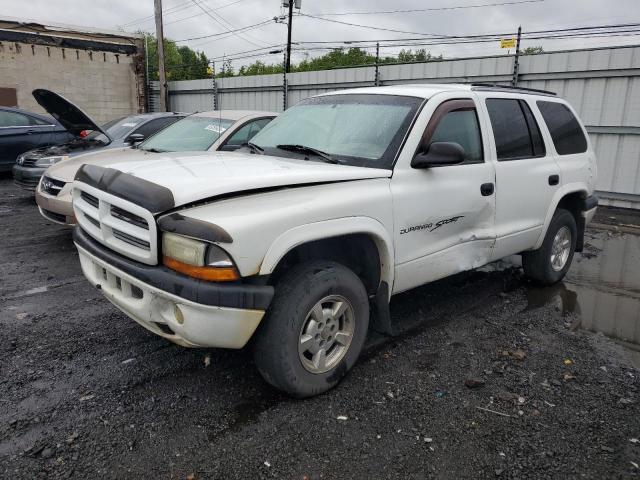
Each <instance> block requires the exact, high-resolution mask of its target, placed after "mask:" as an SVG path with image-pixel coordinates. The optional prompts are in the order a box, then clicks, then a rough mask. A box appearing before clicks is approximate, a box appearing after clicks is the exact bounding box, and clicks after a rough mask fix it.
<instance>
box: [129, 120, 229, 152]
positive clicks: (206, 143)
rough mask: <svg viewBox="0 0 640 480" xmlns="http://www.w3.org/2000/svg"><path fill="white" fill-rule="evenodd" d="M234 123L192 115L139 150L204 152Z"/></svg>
mask: <svg viewBox="0 0 640 480" xmlns="http://www.w3.org/2000/svg"><path fill="white" fill-rule="evenodd" d="M233 123H234V121H233V120H227V119H225V118H215V117H196V116H193V115H192V116H190V117H185V118H183V119H182V120H179V121H177V122H176V123H174V124H173V125H169V126H168V127H167V128H165V129H164V130H162V131H160V132H158V133H157V134H155V135H154V136H153V137H151V138H149V139H148V140H146V141H145V142H142V143H141V144H140V145H139V146H138V148H139V149H141V150H148V151H153V152H204V151H206V150H208V149H209V148H210V147H211V145H213V144H214V142H215V141H216V140H218V138H219V137H220V135H222V133H223V132H224V131H225V130H226V129H227V128H229V127H230V126H231V125H233Z"/></svg>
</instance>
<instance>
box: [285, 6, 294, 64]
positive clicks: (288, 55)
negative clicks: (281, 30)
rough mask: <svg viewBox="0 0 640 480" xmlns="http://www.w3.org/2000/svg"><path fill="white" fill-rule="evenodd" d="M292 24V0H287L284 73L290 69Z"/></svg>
mask: <svg viewBox="0 0 640 480" xmlns="http://www.w3.org/2000/svg"><path fill="white" fill-rule="evenodd" d="M292 26H293V0H289V23H287V63H286V65H285V73H289V71H291V27H292Z"/></svg>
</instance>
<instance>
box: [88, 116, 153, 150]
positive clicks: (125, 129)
mask: <svg viewBox="0 0 640 480" xmlns="http://www.w3.org/2000/svg"><path fill="white" fill-rule="evenodd" d="M143 121H144V117H140V116H136V115H133V116H128V117H122V118H116V119H115V120H111V121H110V122H107V123H105V124H104V125H102V127H100V128H102V130H104V131H105V132H107V133H108V134H109V136H110V137H111V138H113V139H114V140H115V139H119V138H124V137H125V136H126V135H127V134H128V133H129V132H130V131H131V130H132V129H133V128H135V127H137V126H138V125H140V124H141V123H142V122H143ZM85 138H87V139H89V140H95V141H98V142H103V143H109V139H108V138H107V137H106V136H105V135H104V134H103V133H102V132H100V131H99V130H94V131H92V132H91V133H90V134H89V135H87V136H86V137H85Z"/></svg>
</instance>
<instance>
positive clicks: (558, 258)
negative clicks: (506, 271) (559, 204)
mask: <svg viewBox="0 0 640 480" xmlns="http://www.w3.org/2000/svg"><path fill="white" fill-rule="evenodd" d="M577 238H578V228H577V226H576V220H575V218H574V216H573V215H572V214H571V212H569V211H567V210H564V209H562V208H559V209H557V210H556V212H555V213H554V214H553V218H552V219H551V223H549V228H548V229H547V234H546V235H545V237H544V241H543V242H542V245H541V246H540V248H538V249H537V250H533V251H531V252H524V253H523V254H522V267H523V269H524V273H525V275H526V276H527V277H529V278H531V279H532V280H535V281H536V282H538V283H540V284H541V285H553V284H554V283H557V282H559V281H560V280H562V279H563V278H564V276H565V275H566V274H567V271H568V270H569V267H571V261H572V260H573V253H574V251H575V249H576V241H577Z"/></svg>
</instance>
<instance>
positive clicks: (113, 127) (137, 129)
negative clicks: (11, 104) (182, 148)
mask: <svg viewBox="0 0 640 480" xmlns="http://www.w3.org/2000/svg"><path fill="white" fill-rule="evenodd" d="M33 96H34V98H35V99H36V101H37V102H38V103H39V104H40V105H41V106H42V108H44V109H45V110H47V112H49V113H50V114H51V115H52V116H53V117H54V118H55V119H56V120H57V121H58V122H59V123H60V124H61V125H62V126H63V127H64V128H65V129H66V130H67V132H69V133H70V134H71V135H72V136H73V138H72V140H71V141H69V142H67V143H63V144H61V145H54V146H48V147H42V148H36V149H34V150H29V151H27V152H25V153H23V154H21V155H19V156H18V158H17V159H16V163H15V165H14V166H13V178H14V181H15V183H16V184H17V185H19V186H20V187H22V188H24V189H26V190H34V189H35V188H36V186H37V185H38V182H39V181H40V177H41V176H42V174H43V173H44V171H45V170H46V169H47V168H49V167H50V166H51V165H54V164H56V163H58V162H62V161H65V160H68V159H70V158H74V157H77V156H79V155H83V154H85V153H88V152H97V151H103V150H110V149H114V148H123V147H126V148H130V147H131V146H132V145H135V144H136V143H140V142H142V141H143V140H144V139H146V138H148V137H150V136H151V135H153V134H154V133H156V132H158V131H159V130H162V129H163V128H165V127H167V126H168V125H170V124H172V123H173V122H175V121H177V120H179V119H181V118H183V117H184V116H185V114H180V113H172V112H163V113H144V114H134V115H128V116H126V117H121V118H117V119H114V120H111V121H110V122H107V123H105V124H104V125H102V126H99V125H98V124H97V123H96V122H95V121H94V120H92V119H91V118H90V117H89V116H88V115H87V114H86V113H85V112H83V111H82V110H81V109H80V108H79V107H77V106H76V105H74V104H73V103H71V102H70V101H69V100H67V99H66V98H64V97H62V96H61V95H58V94H57V93H55V92H52V91H50V90H44V89H37V90H34V91H33Z"/></svg>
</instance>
